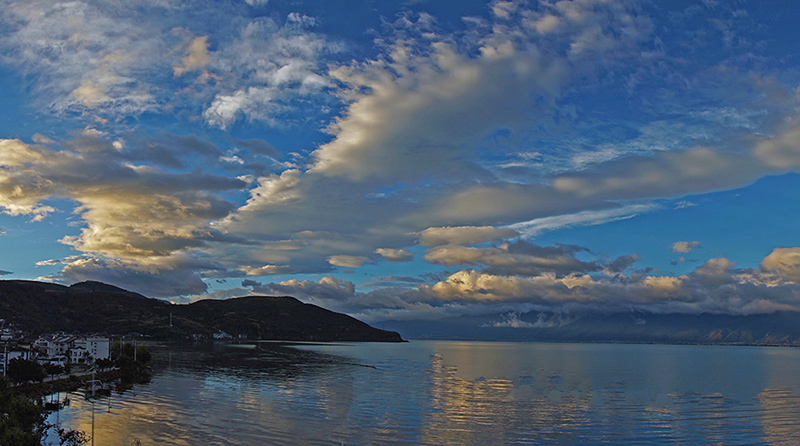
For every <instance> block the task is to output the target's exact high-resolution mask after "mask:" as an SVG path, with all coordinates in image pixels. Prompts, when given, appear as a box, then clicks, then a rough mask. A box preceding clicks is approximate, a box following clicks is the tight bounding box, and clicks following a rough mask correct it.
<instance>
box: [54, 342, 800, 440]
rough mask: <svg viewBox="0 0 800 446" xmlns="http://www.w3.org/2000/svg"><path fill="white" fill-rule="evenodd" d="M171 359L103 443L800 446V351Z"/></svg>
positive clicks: (79, 406)
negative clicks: (749, 445)
mask: <svg viewBox="0 0 800 446" xmlns="http://www.w3.org/2000/svg"><path fill="white" fill-rule="evenodd" d="M158 357H159V358H160V359H159V363H158V364H157V365H156V370H157V371H156V374H155V376H154V378H153V380H152V382H151V383H150V384H147V385H140V386H137V387H136V388H135V389H134V390H133V391H129V392H125V393H124V394H122V395H119V394H116V393H115V394H114V395H113V396H112V397H111V400H110V401H108V400H105V399H101V400H97V402H96V403H95V434H96V443H95V444H97V445H110V446H116V445H124V444H129V443H130V442H131V441H132V440H133V439H139V440H140V441H141V442H142V444H143V445H151V444H152V445H156V444H158V445H196V444H203V445H261V444H286V445H289V444H310V445H341V444H347V445H356V444H373V445H394V444H428V445H452V444H460V445H485V444H537V445H538V444H553V445H556V444H571V445H591V444H631V443H636V444H651V445H661V444H676V443H678V444H720V445H722V444H724V445H736V444H741V445H745V444H765V445H793V444H800V423H798V420H800V392H799V390H800V376H798V374H797V370H798V365H800V350H796V349H771V348H749V347H713V346H657V345H576V344H524V343H519V344H505V343H471V342H414V343H410V344H348V345H326V346H304V347H300V348H299V349H298V350H295V349H286V348H283V347H276V346H268V347H266V348H265V349H263V350H259V349H251V350H244V349H225V348H221V347H217V348H216V349H211V348H196V349H191V348H185V347H184V348H182V349H176V348H172V349H171V350H167V349H160V350H159V355H158ZM72 399H73V404H72V405H71V406H70V407H68V408H65V409H64V410H62V411H61V412H60V413H59V414H58V420H59V422H60V425H61V426H62V427H70V428H78V429H81V430H84V431H86V432H89V431H91V403H89V402H87V401H85V400H84V399H83V398H82V397H81V396H80V395H77V394H76V395H73V397H72ZM51 421H52V422H55V415H53V416H51ZM51 444H53V443H52V442H51Z"/></svg>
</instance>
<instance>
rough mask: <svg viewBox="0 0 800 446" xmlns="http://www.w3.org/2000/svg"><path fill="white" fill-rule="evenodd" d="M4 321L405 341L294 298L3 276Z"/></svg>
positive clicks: (169, 334) (108, 329) (184, 333)
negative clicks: (150, 292)
mask: <svg viewBox="0 0 800 446" xmlns="http://www.w3.org/2000/svg"><path fill="white" fill-rule="evenodd" d="M170 315H171V319H172V326H170ZM0 318H2V319H5V320H6V321H7V322H8V323H11V324H13V325H14V326H15V327H16V328H19V329H22V330H24V331H27V332H33V333H40V332H53V331H66V332H73V331H79V332H100V333H108V334H127V333H132V332H135V333H141V334H143V335H146V336H151V337H153V338H156V339H180V338H190V337H191V336H192V335H194V334H200V335H210V334H212V333H214V332H217V331H219V330H222V331H224V332H226V333H229V334H231V335H234V336H237V335H245V336H247V338H248V339H263V340H270V339H272V340H291V341H384V342H400V341H402V339H401V338H400V335H399V334H397V333H395V332H390V331H385V330H379V329H377V328H373V327H371V326H369V325H367V324H365V323H364V322H361V321H359V320H357V319H355V318H353V317H350V316H348V315H345V314H341V313H335V312H333V311H329V310H326V309H324V308H321V307H318V306H315V305H311V304H304V303H302V302H300V301H299V300H297V299H295V298H293V297H269V296H248V297H240V298H235V299H228V300H201V301H198V302H195V303H192V304H188V305H175V304H171V303H168V302H165V301H161V300H158V299H150V298H147V297H145V296H142V295H140V294H137V293H133V292H130V291H126V290H124V289H121V288H117V287H115V286H112V285H108V284H104V283H100V282H81V283H78V284H75V285H72V286H69V287H66V286H62V285H56V284H51V283H44V282H35V281H20V280H5V281H0Z"/></svg>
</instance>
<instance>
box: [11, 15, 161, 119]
mask: <svg viewBox="0 0 800 446" xmlns="http://www.w3.org/2000/svg"><path fill="white" fill-rule="evenodd" d="M156 9H160V8H156ZM0 20H2V21H3V22H5V23H6V24H13V26H12V27H11V28H7V29H10V33H8V34H7V35H5V36H4V39H3V43H2V45H3V47H4V52H3V53H4V57H3V60H4V62H6V63H9V64H11V65H14V66H20V67H21V68H22V69H23V70H24V71H25V72H31V71H34V72H36V73H37V82H36V83H35V84H34V86H33V87H34V91H36V92H37V93H38V94H40V95H41V100H42V102H43V103H44V104H47V106H48V107H49V109H50V110H51V111H52V112H55V113H58V114H63V113H68V112H75V111H78V112H80V111H81V110H82V109H84V108H89V109H102V110H101V111H105V112H108V113H111V114H114V115H118V113H120V112H121V113H125V114H131V113H133V114H136V113H140V112H143V111H146V110H154V109H156V108H157V101H156V98H155V97H154V96H153V95H152V94H151V91H153V90H154V89H153V88H152V84H151V83H150V82H149V81H148V80H147V79H143V78H141V77H140V76H138V75H137V74H138V72H139V70H142V69H143V68H144V67H145V66H146V65H147V64H153V63H156V64H159V62H160V60H159V59H160V55H162V54H168V51H166V48H165V47H164V45H163V42H162V41H160V40H159V38H158V37H159V36H160V35H161V30H159V29H158V27H157V25H155V26H154V24H153V23H152V22H147V21H136V20H130V17H121V16H119V15H117V14H116V11H113V10H112V9H109V8H105V7H104V5H102V4H97V3H94V2H88V1H86V2H84V1H79V2H48V1H32V2H29V1H25V2H9V3H7V4H4V6H3V8H2V13H0Z"/></svg>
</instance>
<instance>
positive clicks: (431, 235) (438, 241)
mask: <svg viewBox="0 0 800 446" xmlns="http://www.w3.org/2000/svg"><path fill="white" fill-rule="evenodd" d="M514 235H516V232H515V231H514V230H512V229H504V228H495V227H492V226H449V227H432V228H428V229H425V230H424V231H421V232H420V233H419V244H420V245H422V246H439V245H450V244H453V245H477V244H480V243H484V242H490V241H492V240H499V239H503V238H508V237H512V236H514Z"/></svg>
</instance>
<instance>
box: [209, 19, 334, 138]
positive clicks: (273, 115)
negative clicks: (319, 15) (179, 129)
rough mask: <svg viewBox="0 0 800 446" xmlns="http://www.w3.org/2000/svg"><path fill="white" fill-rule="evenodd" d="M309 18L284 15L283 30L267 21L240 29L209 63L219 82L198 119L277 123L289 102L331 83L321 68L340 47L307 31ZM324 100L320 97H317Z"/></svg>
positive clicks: (220, 124) (222, 122)
mask: <svg viewBox="0 0 800 446" xmlns="http://www.w3.org/2000/svg"><path fill="white" fill-rule="evenodd" d="M313 24H314V20H313V19H312V18H310V17H306V16H301V15H298V14H294V15H290V16H289V17H288V18H287V23H286V25H284V26H281V24H279V23H277V22H275V21H274V20H271V19H266V18H264V19H257V20H254V21H251V22H250V23H248V24H247V25H245V26H244V27H243V28H242V29H241V31H240V33H239V36H238V37H237V39H236V40H234V41H233V42H231V43H230V44H229V45H227V46H226V47H225V48H221V49H220V50H219V51H217V54H216V55H215V56H216V57H215V60H214V62H213V63H212V64H211V65H212V68H213V69H214V72H215V73H218V75H219V76H221V77H222V78H224V79H230V80H226V81H223V82H221V84H220V87H221V91H218V92H217V93H215V95H214V98H213V100H212V101H211V104H210V105H209V106H208V107H207V108H206V109H205V110H204V111H203V117H204V118H205V119H206V121H207V122H208V123H209V124H211V125H214V126H218V127H222V128H225V127H227V126H229V125H231V124H232V123H233V122H235V121H236V120H237V119H239V118H240V117H245V118H247V119H251V120H258V121H264V122H267V123H271V124H278V120H277V117H278V116H283V112H284V111H286V110H287V109H289V108H290V106H289V105H288V104H289V103H290V102H291V101H292V100H297V99H302V98H312V97H314V95H317V94H320V93H322V92H323V91H324V89H326V88H327V87H329V86H330V85H331V81H330V80H329V78H328V76H327V75H326V74H325V73H324V71H323V69H322V61H323V60H324V58H325V57H326V56H327V55H330V54H335V53H338V52H339V51H341V48H342V47H341V45H339V44H337V43H333V42H329V41H328V40H326V39H325V38H324V37H323V36H320V35H316V34H314V33H311V32H309V31H308V30H307V29H306V28H307V27H309V26H313ZM322 100H323V101H324V98H323V99H322Z"/></svg>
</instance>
